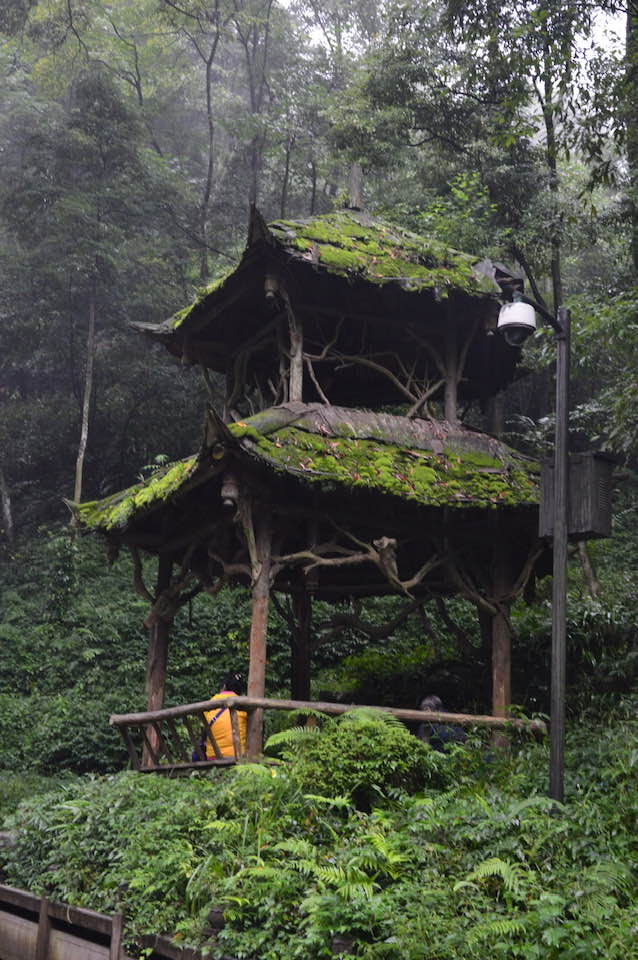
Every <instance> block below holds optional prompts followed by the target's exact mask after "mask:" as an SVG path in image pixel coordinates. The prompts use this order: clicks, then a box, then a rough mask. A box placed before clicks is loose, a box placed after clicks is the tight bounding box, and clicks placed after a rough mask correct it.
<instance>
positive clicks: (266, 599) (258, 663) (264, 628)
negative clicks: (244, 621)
mask: <svg viewBox="0 0 638 960" xmlns="http://www.w3.org/2000/svg"><path fill="white" fill-rule="evenodd" d="M271 537H272V531H271V521H270V516H269V514H267V513H266V512H265V511H264V512H262V514H261V516H260V517H259V518H258V522H257V531H256V537H255V546H256V560H257V562H256V564H254V565H253V585H252V619H251V623H250V665H249V668H248V696H249V697H263V695H264V692H265V689H266V636H267V632H268V607H269V604H270V556H271ZM263 725H264V712H263V710H253V711H251V713H250V715H249V717H248V736H247V741H248V742H247V747H248V749H247V753H248V756H249V757H256V756H258V755H259V754H260V753H261V748H262V740H263Z"/></svg>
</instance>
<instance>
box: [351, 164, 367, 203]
mask: <svg viewBox="0 0 638 960" xmlns="http://www.w3.org/2000/svg"><path fill="white" fill-rule="evenodd" d="M348 209H349V210H362V209H363V170H362V169H361V164H360V163H353V164H352V166H351V167H350V181H349V183H348Z"/></svg>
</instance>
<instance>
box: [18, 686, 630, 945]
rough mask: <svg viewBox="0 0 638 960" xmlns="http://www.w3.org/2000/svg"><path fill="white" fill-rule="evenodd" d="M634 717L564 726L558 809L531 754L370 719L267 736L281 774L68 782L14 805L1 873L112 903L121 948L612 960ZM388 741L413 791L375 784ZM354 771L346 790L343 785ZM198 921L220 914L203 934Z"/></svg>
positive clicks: (256, 768)
mask: <svg viewBox="0 0 638 960" xmlns="http://www.w3.org/2000/svg"><path fill="white" fill-rule="evenodd" d="M635 716H636V703H635V701H631V700H628V701H626V702H625V703H624V704H622V705H620V706H619V707H616V710H615V713H614V715H613V716H610V717H609V718H608V719H607V721H606V722H605V724H604V725H602V724H600V723H598V724H597V725H595V724H593V723H592V722H589V721H588V720H585V721H584V722H583V723H582V724H580V725H579V726H577V727H575V728H574V729H573V730H572V731H571V733H570V735H569V739H568V750H567V770H568V777H567V803H566V805H565V806H564V807H561V808H555V807H552V804H551V803H550V801H549V800H548V799H547V797H546V771H547V745H546V744H544V743H540V744H527V745H525V746H522V747H520V748H517V750H516V751H515V752H514V754H513V756H512V757H511V758H510V759H507V758H503V757H500V756H492V755H490V754H485V752H484V751H483V750H481V749H480V748H479V747H478V746H477V745H475V744H472V745H470V746H469V747H467V748H465V747H455V748H454V750H453V751H452V753H451V754H450V755H438V756H436V757H435V756H433V755H430V752H429V751H428V749H427V748H426V747H423V751H421V749H420V748H421V746H422V745H421V744H418V743H417V741H416V740H414V739H410V738H409V736H408V735H407V734H404V736H405V737H406V740H400V739H398V738H399V734H403V733H404V732H403V731H399V730H397V729H395V727H394V725H392V724H388V723H387V722H385V721H380V720H379V719H378V718H375V717H368V718H367V719H366V718H362V719H360V720H359V721H354V722H353V720H352V719H345V720H341V721H339V722H334V721H332V722H330V724H327V725H326V727H325V728H324V730H323V731H320V732H316V733H298V734H290V733H289V732H288V733H285V734H282V735H279V736H278V739H279V744H280V747H281V746H282V744H283V745H284V749H285V750H286V751H288V755H289V756H290V760H289V761H288V762H287V763H285V764H284V763H282V764H280V765H273V766H265V765H246V766H240V767H237V768H235V769H234V770H232V771H224V772H217V773H216V774H214V775H211V776H210V777H206V778H201V777H191V778H190V779H183V780H168V779H163V778H160V777H150V776H140V775H139V774H134V773H124V774H119V775H113V776H107V777H102V778H95V779H84V780H83V781H81V782H76V783H71V784H69V785H67V786H64V787H62V789H61V790H60V791H59V792H58V793H56V794H55V795H48V796H47V797H46V798H44V799H40V798H38V797H34V798H33V799H32V800H28V801H26V802H25V803H23V805H22V806H21V808H20V809H19V811H18V812H17V813H16V814H15V816H14V819H13V821H12V827H13V829H14V830H16V831H17V845H16V847H15V848H14V849H13V850H10V851H5V852H4V853H3V857H4V861H3V862H4V865H3V870H4V877H5V880H6V882H9V883H12V884H15V885H17V886H21V887H26V888H28V889H32V890H34V891H36V892H38V893H46V894H48V895H49V896H51V897H55V898H58V899H62V900H66V901H69V902H71V903H74V904H77V905H83V906H88V907H92V908H93V909H97V910H102V911H105V912H111V911H114V910H117V909H123V910H124V912H125V916H126V929H127V935H128V937H129V940H130V942H131V947H130V949H131V952H132V954H133V953H134V950H133V946H132V944H133V942H134V941H135V939H136V937H138V936H139V935H140V934H142V933H144V932H155V933H157V932H172V933H176V934H177V937H178V940H179V941H180V942H182V943H189V944H197V945H203V944H205V950H206V951H207V953H208V955H209V956H210V957H211V958H214V960H221V958H222V957H225V958H230V957H232V958H244V960H284V958H286V960H287V958H292V960H302V958H303V960H323V958H328V957H331V956H334V955H335V954H338V952H339V950H343V949H348V950H351V951H352V952H353V953H354V954H355V955H356V956H357V957H360V958H363V960H399V958H401V960H404V958H405V960H430V958H432V960H434V958H437V960H483V958H485V957H497V958H523V960H571V958H574V960H575V958H583V960H585V958H586V960H590V958H593V957H605V958H612V960H613V958H623V960H628V958H635V957H636V956H637V955H638V952H637V948H636V940H637V937H636V934H637V933H638V907H637V906H636V904H637V903H638V876H637V873H636V862H637V854H638V841H637V839H636V831H635V824H636V818H637V816H638V791H636V771H637V770H638V731H637V724H636V720H635ZM373 729H374V738H372V737H371V736H370V734H371V732H372V730H373ZM340 730H341V731H343V730H345V731H347V733H348V734H349V740H350V741H351V747H348V745H347V739H348V738H345V739H344V740H341V739H340V738H339V737H337V732H338V731H340ZM322 738H323V747H322V749H321V750H320V749H319V744H321V742H322ZM359 738H361V739H362V741H363V742H365V744H366V750H364V751H363V753H362V752H361V750H360V746H361V744H360V743H358V742H357V741H358V739H359ZM373 739H374V742H375V743H376V747H377V755H373V754H372V753H371V749H370V748H371V741H372V740H373ZM390 746H391V747H392V749H394V750H395V751H396V750H398V749H401V750H404V751H405V750H408V749H409V747H410V746H412V747H413V748H414V756H415V757H417V758H418V762H417V766H418V765H419V764H422V766H421V767H420V770H421V774H422V782H421V783H420V784H417V783H416V782H415V781H414V779H411V777H412V776H413V771H412V768H411V766H410V762H407V761H406V769H405V770H404V771H403V773H402V774H401V775H399V776H397V778H396V780H395V782H394V783H393V782H392V776H387V775H386V772H385V771H384V767H383V761H384V760H386V761H392V760H396V759H397V758H396V757H393V756H392V755H391V754H388V753H386V750H387V748H388V747H390ZM357 756H358V757H359V760H358V761H355V758H356V757H357ZM354 762H357V763H358V764H359V770H358V775H357V777H355V778H353V779H351V780H349V781H348V782H346V781H345V780H342V779H341V778H342V774H343V773H344V771H345V770H346V768H347V767H348V765H349V764H350V765H351V764H353V763H354ZM388 768H389V769H390V770H391V769H392V766H391V764H390V763H388ZM333 772H334V779H332V778H331V773H333ZM384 778H385V779H384ZM355 780H357V783H358V787H359V788H360V787H362V786H365V787H366V790H367V794H366V798H367V801H368V807H367V808H365V809H361V807H362V806H363V807H365V806H366V805H365V804H363V805H362V804H361V803H360V802H359V801H360V795H359V794H358V793H357V790H354V789H352V788H353V785H354V782H355ZM358 803H359V805H357V804H358ZM211 911H212V912H213V914H215V913H216V914H217V916H218V917H219V916H220V915H221V913H223V918H224V926H223V928H222V929H221V930H219V931H218V933H217V934H216V935H215V936H212V937H211V931H210V930H208V929H207V927H208V925H209V922H210V914H211Z"/></svg>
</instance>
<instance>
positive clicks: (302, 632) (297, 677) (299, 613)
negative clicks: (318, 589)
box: [290, 584, 312, 700]
mask: <svg viewBox="0 0 638 960" xmlns="http://www.w3.org/2000/svg"><path fill="white" fill-rule="evenodd" d="M292 609H293V616H294V622H295V626H294V632H293V635H292V637H291V643H290V652H291V658H290V667H291V671H290V672H291V680H290V696H291V697H292V699H293V700H310V628H311V624H312V597H311V596H310V594H309V592H308V590H306V587H305V584H302V585H301V586H300V587H299V589H298V590H296V591H295V592H294V593H293V595H292Z"/></svg>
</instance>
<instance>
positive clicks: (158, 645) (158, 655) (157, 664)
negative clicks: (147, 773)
mask: <svg viewBox="0 0 638 960" xmlns="http://www.w3.org/2000/svg"><path fill="white" fill-rule="evenodd" d="M172 568H173V562H172V559H171V557H170V556H167V555H166V554H163V553H160V556H159V562H158V568H157V586H156V591H155V597H156V599H157V597H159V595H160V594H161V593H162V591H163V590H166V588H167V587H169V586H170V582H171V571H172ZM170 629H171V626H170V623H169V622H168V621H166V620H163V619H162V618H161V617H155V618H154V621H153V623H152V625H151V627H150V629H149V638H148V639H149V645H148V666H147V669H146V697H147V702H148V707H147V709H148V710H149V711H152V710H161V709H162V707H163V706H164V693H165V690H166V664H167V662H168V640H169V634H170ZM150 738H151V743H152V744H153V746H154V747H155V749H157V747H158V746H159V741H158V740H157V735H156V734H155V733H154V731H152V730H151V731H150ZM143 763H144V765H147V764H149V763H152V758H151V756H150V755H149V753H148V750H147V749H146V748H145V750H144V759H143Z"/></svg>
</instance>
